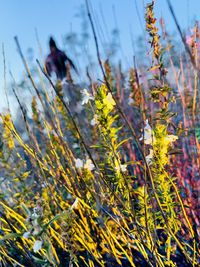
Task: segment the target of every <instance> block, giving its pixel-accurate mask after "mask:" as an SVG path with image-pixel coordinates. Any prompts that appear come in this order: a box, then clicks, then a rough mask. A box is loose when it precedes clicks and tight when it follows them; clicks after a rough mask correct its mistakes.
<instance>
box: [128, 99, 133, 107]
mask: <svg viewBox="0 0 200 267" xmlns="http://www.w3.org/2000/svg"><path fill="white" fill-rule="evenodd" d="M133 103H134V101H133V98H131V97H129V98H128V105H129V106H131V105H132V104H133Z"/></svg>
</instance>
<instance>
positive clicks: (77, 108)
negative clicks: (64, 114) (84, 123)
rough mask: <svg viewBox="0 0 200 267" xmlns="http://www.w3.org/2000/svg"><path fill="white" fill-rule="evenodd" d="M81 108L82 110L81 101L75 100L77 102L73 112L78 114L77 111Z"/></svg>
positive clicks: (79, 111)
mask: <svg viewBox="0 0 200 267" xmlns="http://www.w3.org/2000/svg"><path fill="white" fill-rule="evenodd" d="M82 110H83V106H82V102H81V101H79V102H77V104H76V107H75V112H76V113H78V114H79V113H81V111H82Z"/></svg>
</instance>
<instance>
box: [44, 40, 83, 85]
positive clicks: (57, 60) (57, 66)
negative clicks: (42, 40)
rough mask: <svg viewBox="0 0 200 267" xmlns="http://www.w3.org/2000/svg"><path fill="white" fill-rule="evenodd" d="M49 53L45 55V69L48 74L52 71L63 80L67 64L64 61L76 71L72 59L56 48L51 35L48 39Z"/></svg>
mask: <svg viewBox="0 0 200 267" xmlns="http://www.w3.org/2000/svg"><path fill="white" fill-rule="evenodd" d="M49 48H50V51H51V52H50V54H49V55H48V56H47V58H46V61H45V67H46V71H47V73H48V75H49V76H51V74H52V73H53V72H54V73H55V74H56V76H57V79H60V80H63V79H64V78H66V72H67V66H66V63H68V64H69V65H70V67H72V68H73V69H74V70H75V72H76V73H78V72H77V69H76V67H75V65H74V63H73V61H72V60H71V59H70V58H69V57H68V56H67V55H66V54H65V53H64V52H63V51H61V50H60V49H58V47H57V45H56V42H55V41H54V39H53V38H52V37H50V39H49Z"/></svg>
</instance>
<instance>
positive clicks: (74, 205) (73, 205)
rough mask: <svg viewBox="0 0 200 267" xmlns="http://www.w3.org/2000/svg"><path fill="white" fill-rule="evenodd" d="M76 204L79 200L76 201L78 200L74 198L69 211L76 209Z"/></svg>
mask: <svg viewBox="0 0 200 267" xmlns="http://www.w3.org/2000/svg"><path fill="white" fill-rule="evenodd" d="M78 203H79V200H78V198H76V199H75V201H74V203H73V204H72V206H71V208H70V209H71V210H73V209H76V208H77V206H78Z"/></svg>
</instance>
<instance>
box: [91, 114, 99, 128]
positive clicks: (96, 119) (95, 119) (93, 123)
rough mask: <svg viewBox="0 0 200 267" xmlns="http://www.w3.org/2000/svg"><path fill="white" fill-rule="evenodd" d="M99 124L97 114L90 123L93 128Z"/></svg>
mask: <svg viewBox="0 0 200 267" xmlns="http://www.w3.org/2000/svg"><path fill="white" fill-rule="evenodd" d="M97 123H98V116H97V114H95V115H94V117H93V119H92V120H91V121H90V124H91V125H92V126H94V125H96V124H97Z"/></svg>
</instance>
